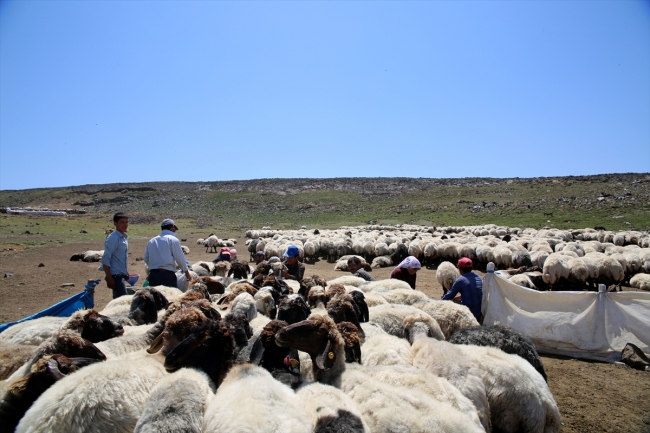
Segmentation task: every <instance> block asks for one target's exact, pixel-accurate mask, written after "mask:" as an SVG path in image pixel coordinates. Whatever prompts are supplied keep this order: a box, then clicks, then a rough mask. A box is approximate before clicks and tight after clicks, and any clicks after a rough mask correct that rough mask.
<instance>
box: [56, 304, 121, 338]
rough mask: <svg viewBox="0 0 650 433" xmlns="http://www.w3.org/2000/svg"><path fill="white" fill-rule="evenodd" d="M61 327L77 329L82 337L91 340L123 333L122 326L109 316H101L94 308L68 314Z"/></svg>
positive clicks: (117, 335)
mask: <svg viewBox="0 0 650 433" xmlns="http://www.w3.org/2000/svg"><path fill="white" fill-rule="evenodd" d="M62 328H63V329H72V330H74V331H77V332H78V333H79V334H80V335H81V336H82V337H83V338H85V339H86V340H88V341H90V342H92V343H99V342H100V341H104V340H108V339H109V338H113V337H119V336H121V335H122V334H124V328H123V327H122V325H120V324H119V323H117V322H115V321H113V320H112V319H111V318H110V317H106V316H102V315H101V314H99V313H98V312H97V311H96V310H81V311H77V312H76V313H74V314H72V316H70V319H68V321H67V322H66V323H65V324H64V325H63V327H62Z"/></svg>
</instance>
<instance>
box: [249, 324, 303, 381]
mask: <svg viewBox="0 0 650 433" xmlns="http://www.w3.org/2000/svg"><path fill="white" fill-rule="evenodd" d="M288 325H289V324H288V323H287V322H285V321H283V320H272V321H270V322H269V323H267V324H266V326H264V329H263V330H262V333H261V334H260V336H259V338H258V339H257V341H256V342H255V345H254V346H253V349H252V351H251V354H250V362H251V363H252V364H254V365H259V366H261V367H263V368H265V369H266V370H268V371H269V372H270V373H271V375H272V376H273V377H274V378H275V379H276V380H278V381H280V382H282V383H284V384H285V385H287V386H290V387H291V388H293V389H295V388H296V387H297V386H298V385H300V384H301V383H302V380H301V378H300V357H299V355H298V351H297V350H296V349H293V348H291V347H280V346H278V345H277V344H276V343H275V334H276V333H277V332H278V331H279V330H280V329H282V328H285V327H287V326H288Z"/></svg>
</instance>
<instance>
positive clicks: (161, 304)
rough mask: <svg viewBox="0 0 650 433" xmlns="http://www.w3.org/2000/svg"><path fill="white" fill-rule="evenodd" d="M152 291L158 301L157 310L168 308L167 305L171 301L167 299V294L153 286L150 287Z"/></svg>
mask: <svg viewBox="0 0 650 433" xmlns="http://www.w3.org/2000/svg"><path fill="white" fill-rule="evenodd" d="M150 291H151V294H152V295H153V299H154V301H155V303H156V310H162V309H163V308H167V306H168V305H169V301H168V300H167V298H166V297H165V295H163V294H162V293H160V292H159V291H158V290H156V289H154V288H153V287H152V288H151V289H150Z"/></svg>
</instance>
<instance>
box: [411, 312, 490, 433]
mask: <svg viewBox="0 0 650 433" xmlns="http://www.w3.org/2000/svg"><path fill="white" fill-rule="evenodd" d="M428 320H429V318H428V317H426V316H425V315H424V314H413V315H410V316H407V317H405V318H404V322H403V326H404V333H405V335H406V337H407V339H408V340H409V342H410V343H411V346H412V347H411V352H412V356H413V357H412V363H413V366H415V367H418V368H420V369H421V370H425V371H428V372H431V373H433V374H435V375H436V376H439V377H444V378H445V379H447V380H448V381H449V382H450V383H451V384H452V385H454V386H455V387H456V388H458V390H459V391H460V392H462V393H463V395H464V396H465V397H467V398H468V399H470V400H471V402H472V403H473V404H474V406H475V407H476V411H477V414H478V417H479V419H480V421H481V424H482V426H483V428H484V429H485V431H486V432H490V431H491V426H490V407H489V404H488V400H487V394H486V390H485V385H484V384H483V381H482V379H481V375H480V372H479V370H478V368H476V366H475V365H474V364H473V363H472V362H471V361H469V360H468V359H467V358H466V356H464V354H463V353H462V351H461V350H459V349H457V347H456V346H454V345H453V344H451V343H448V342H446V341H438V340H436V339H435V338H430V335H431V334H430V329H429V326H428V325H427V322H428Z"/></svg>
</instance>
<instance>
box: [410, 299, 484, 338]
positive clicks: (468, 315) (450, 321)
mask: <svg viewBox="0 0 650 433" xmlns="http://www.w3.org/2000/svg"><path fill="white" fill-rule="evenodd" d="M413 307H417V308H419V309H420V310H422V311H424V312H425V313H427V314H428V315H430V316H431V317H432V318H433V319H435V321H436V322H437V323H438V325H439V326H440V330H441V331H442V334H443V336H444V337H445V340H447V339H449V337H450V336H451V335H452V334H453V333H454V332H455V331H456V330H458V329H461V328H467V327H470V326H478V321H477V320H476V317H474V315H473V314H472V312H471V311H470V310H469V308H467V307H466V306H465V305H461V304H456V303H455V302H449V301H438V300H433V299H431V300H429V301H426V302H418V303H415V304H413Z"/></svg>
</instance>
